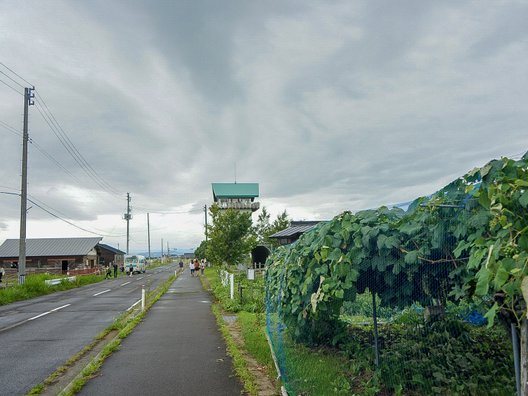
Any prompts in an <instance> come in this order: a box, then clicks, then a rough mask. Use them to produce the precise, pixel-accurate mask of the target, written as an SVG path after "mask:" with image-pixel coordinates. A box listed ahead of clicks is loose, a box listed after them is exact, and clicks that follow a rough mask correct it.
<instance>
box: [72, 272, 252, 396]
mask: <svg viewBox="0 0 528 396" xmlns="http://www.w3.org/2000/svg"><path fill="white" fill-rule="evenodd" d="M241 392H242V386H241V384H240V383H239V381H238V379H237V378H236V377H235V376H234V372H233V368H232V363H231V359H230V358H229V356H227V354H226V347H225V343H224V341H223V339H222V337H221V335H220V333H219V331H218V328H217V325H216V321H215V318H214V316H213V314H212V312H211V297H210V295H209V294H208V293H207V292H205V291H204V290H203V289H202V286H201V284H200V281H199V279H198V278H192V277H190V276H189V274H188V273H187V272H186V273H184V274H182V275H180V277H179V278H178V279H176V281H175V282H174V283H173V285H172V286H171V288H170V289H169V290H168V291H167V293H165V295H164V296H163V297H162V298H161V299H160V300H159V301H158V302H157V303H156V304H154V305H153V306H152V308H151V309H150V311H149V312H148V313H147V315H146V316H145V319H144V321H143V322H142V323H140V324H139V325H138V326H137V327H136V328H135V329H134V331H133V332H132V333H131V334H130V335H129V336H128V337H127V338H126V339H124V340H123V342H122V344H121V349H120V350H119V351H118V352H116V353H114V354H112V355H111V356H110V357H109V358H108V359H107V360H106V361H105V363H104V364H103V366H102V367H101V370H100V371H99V373H98V375H97V376H96V377H95V378H93V379H92V380H90V381H89V382H88V383H87V384H86V385H85V386H84V387H83V389H82V390H81V392H80V394H81V395H127V396H128V395H190V396H192V395H197V396H198V395H200V396H202V395H225V396H236V395H240V394H241Z"/></svg>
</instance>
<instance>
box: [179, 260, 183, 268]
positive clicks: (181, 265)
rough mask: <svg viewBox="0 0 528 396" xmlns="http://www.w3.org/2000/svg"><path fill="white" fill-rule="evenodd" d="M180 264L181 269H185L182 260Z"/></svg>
mask: <svg viewBox="0 0 528 396" xmlns="http://www.w3.org/2000/svg"><path fill="white" fill-rule="evenodd" d="M179 264H180V269H183V261H182V260H180V263H179Z"/></svg>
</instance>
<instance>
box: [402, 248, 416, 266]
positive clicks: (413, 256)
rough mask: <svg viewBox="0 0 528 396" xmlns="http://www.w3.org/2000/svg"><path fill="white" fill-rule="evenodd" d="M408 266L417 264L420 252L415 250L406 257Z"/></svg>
mask: <svg viewBox="0 0 528 396" xmlns="http://www.w3.org/2000/svg"><path fill="white" fill-rule="evenodd" d="M404 260H405V263H406V264H416V263H417V262H418V250H413V251H410V252H408V253H407V254H406V255H405V258H404Z"/></svg>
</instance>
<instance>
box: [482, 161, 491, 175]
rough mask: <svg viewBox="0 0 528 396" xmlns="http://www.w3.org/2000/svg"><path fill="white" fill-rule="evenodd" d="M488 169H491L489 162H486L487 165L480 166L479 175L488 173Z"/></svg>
mask: <svg viewBox="0 0 528 396" xmlns="http://www.w3.org/2000/svg"><path fill="white" fill-rule="evenodd" d="M490 169H491V164H488V165H486V166H484V167H482V168H481V169H480V176H481V177H484V176H486V175H487V174H488V173H489V171H490Z"/></svg>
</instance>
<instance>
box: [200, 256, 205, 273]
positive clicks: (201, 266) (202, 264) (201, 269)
mask: <svg viewBox="0 0 528 396" xmlns="http://www.w3.org/2000/svg"><path fill="white" fill-rule="evenodd" d="M204 270H205V260H204V259H202V261H201V262H200V274H202V275H203V274H204Z"/></svg>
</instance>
